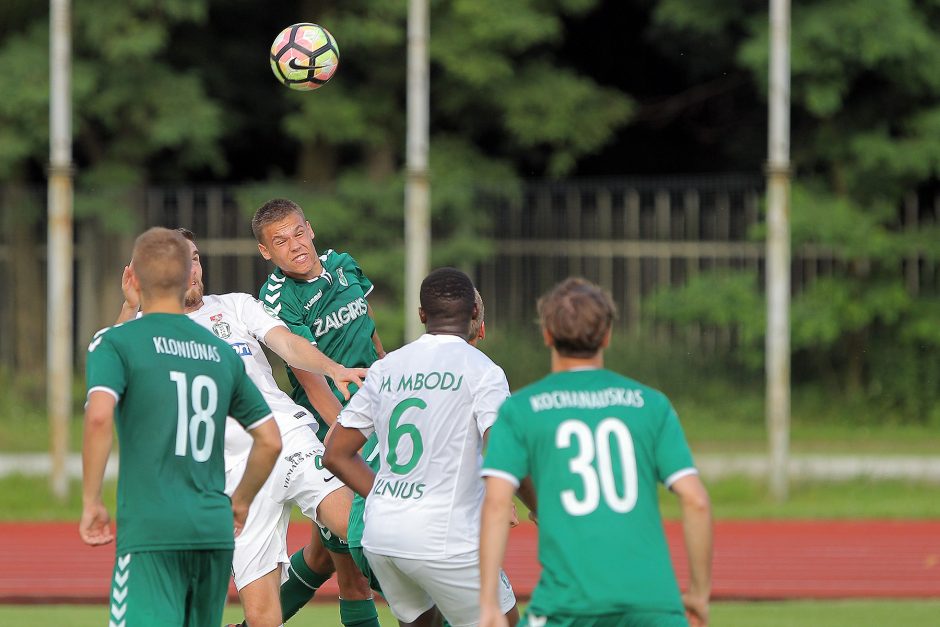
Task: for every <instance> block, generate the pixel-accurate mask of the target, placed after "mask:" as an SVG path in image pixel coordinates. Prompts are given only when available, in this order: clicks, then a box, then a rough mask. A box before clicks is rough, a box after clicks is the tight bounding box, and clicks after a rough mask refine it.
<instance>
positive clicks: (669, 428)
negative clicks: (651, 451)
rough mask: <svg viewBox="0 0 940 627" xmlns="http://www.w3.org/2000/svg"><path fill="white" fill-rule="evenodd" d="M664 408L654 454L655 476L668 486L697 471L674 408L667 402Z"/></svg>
mask: <svg viewBox="0 0 940 627" xmlns="http://www.w3.org/2000/svg"><path fill="white" fill-rule="evenodd" d="M666 408H667V409H666V416H665V418H664V420H663V424H662V428H661V429H660V431H659V437H658V438H657V440H656V449H655V455H656V474H657V478H658V479H659V480H660V481H661V482H662V483H663V484H665V485H666V487H669V486H671V485H672V484H673V483H675V482H676V481H678V480H679V479H681V478H682V477H684V476H686V475H691V474H697V473H698V471H697V470H696V469H695V463H694V462H693V461H692V451H691V450H689V443H688V442H687V441H686V439H685V433H684V432H683V431H682V425H681V424H680V423H679V416H678V414H676V410H675V409H673V408H672V405H670V404H668V403H667V405H666Z"/></svg>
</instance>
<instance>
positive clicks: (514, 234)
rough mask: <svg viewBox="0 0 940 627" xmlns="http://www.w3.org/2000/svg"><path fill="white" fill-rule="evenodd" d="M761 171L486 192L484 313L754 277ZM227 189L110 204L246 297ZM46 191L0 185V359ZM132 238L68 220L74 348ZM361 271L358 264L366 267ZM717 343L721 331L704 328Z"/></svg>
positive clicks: (27, 288)
mask: <svg viewBox="0 0 940 627" xmlns="http://www.w3.org/2000/svg"><path fill="white" fill-rule="evenodd" d="M762 190H763V181H762V178H761V177H760V176H756V175H754V176H738V175H725V176H711V177H686V178H675V177H673V178H646V179H635V178H618V179H604V180H579V181H570V182H562V183H546V182H529V183H526V184H524V185H523V186H522V188H521V190H517V191H515V192H514V193H511V194H510V193H505V194H501V193H498V192H495V193H494V192H493V191H492V190H491V191H488V192H487V193H485V194H482V195H481V197H480V203H479V207H480V210H481V211H486V212H488V213H489V215H490V216H491V221H490V225H491V226H490V231H489V232H488V233H486V234H484V236H488V237H489V238H491V240H492V242H493V247H494V253H493V254H492V255H491V256H489V257H488V258H487V259H485V260H484V261H482V262H480V263H478V264H476V266H475V268H473V269H472V270H473V273H474V275H475V277H474V278H475V280H476V281H477V282H478V284H479V286H480V290H481V292H482V293H483V296H484V299H485V300H486V304H487V319H488V320H491V321H492V322H494V323H498V324H500V325H507V324H515V323H523V324H524V323H528V322H530V321H531V320H533V318H534V315H535V300H536V298H537V297H538V296H539V295H540V294H541V293H543V292H544V291H545V290H546V289H548V288H549V287H550V286H551V285H553V284H554V283H556V282H557V281H558V280H560V279H561V278H563V277H565V276H568V275H573V274H576V275H581V276H585V277H586V278H589V279H591V280H594V281H596V282H598V283H600V284H601V285H603V286H605V287H606V288H607V289H608V290H610V292H611V293H612V294H613V296H614V299H615V301H616V302H617V304H618V306H619V307H620V310H621V322H620V324H621V325H622V326H623V327H624V328H625V329H626V330H627V331H636V330H638V329H640V328H642V326H643V325H645V324H646V323H648V322H650V319H649V318H650V315H649V312H647V311H645V310H644V304H643V303H644V299H645V298H646V297H647V296H649V295H650V294H652V293H654V292H655V291H656V290H659V289H661V288H663V287H665V286H671V285H680V284H682V283H684V282H685V281H686V280H688V279H689V277H691V276H693V275H695V274H696V273H699V272H702V271H706V270H709V269H712V268H740V269H749V270H751V271H753V272H755V273H757V275H758V277H760V276H762V272H763V263H764V261H763V259H764V245H763V242H761V241H758V240H755V239H753V238H752V230H753V228H754V227H755V225H757V224H758V223H759V222H760V220H761V212H760V203H761V200H762V198H763V191H762ZM235 191H236V190H235V188H231V187H221V186H216V187H178V188H152V189H148V190H144V191H140V192H134V193H132V194H130V195H126V196H125V197H124V200H123V204H121V205H119V206H116V208H115V209H114V210H115V211H122V212H126V213H127V214H129V215H131V216H133V217H134V219H135V221H136V226H137V227H138V228H144V227H148V226H152V225H187V226H189V227H190V228H192V230H193V231H194V232H195V233H196V235H197V236H198V238H199V245H200V250H201V253H202V259H203V264H204V266H205V276H206V284H207V285H209V286H210V287H211V289H212V291H215V292H227V291H243V292H249V293H253V292H254V291H255V290H256V288H257V286H258V284H259V281H260V278H261V277H263V276H264V275H265V274H266V273H267V272H268V271H269V266H268V264H267V263H266V262H265V261H264V260H263V259H262V258H261V257H260V255H259V254H258V252H257V246H256V244H255V241H254V240H253V238H252V237H251V233H250V229H249V226H248V222H249V217H250V214H251V208H246V207H239V206H238V202H237V200H236V193H235ZM44 206H45V193H44V191H43V190H31V191H23V190H11V189H8V188H7V189H0V227H2V228H0V277H3V279H5V281H6V285H7V289H6V290H5V297H4V298H3V299H2V302H0V325H2V327H0V328H3V329H5V332H4V333H2V334H0V366H4V367H8V368H16V367H19V366H22V365H23V364H22V363H18V362H22V360H23V358H24V355H27V356H30V355H32V356H33V357H35V356H36V355H38V356H40V358H41V356H43V355H44V354H45V349H44V342H45V327H44V316H45V289H46V288H45V268H44V258H45V226H44V224H43V222H42V218H41V217H40V218H39V219H38V222H37V221H36V220H35V219H34V220H32V221H30V220H25V219H21V218H23V217H24V216H25V215H26V213H27V211H32V212H34V214H35V215H37V216H41V215H42V211H43V209H42V208H43V207H44ZM898 217H899V219H898V225H899V228H905V229H916V228H919V227H921V226H925V225H937V224H940V196H930V197H924V196H920V197H919V196H917V195H915V194H911V195H910V196H909V197H908V198H907V200H906V202H905V203H904V205H903V206H902V207H901V208H900V211H899V216H898ZM131 243H132V236H115V235H111V234H109V232H108V230H107V229H105V228H103V227H102V226H101V224H100V221H95V222H90V221H87V220H81V219H79V220H78V221H77V223H76V248H75V254H76V260H75V276H76V290H75V292H76V299H75V313H76V325H75V328H76V337H75V338H74V341H75V342H76V347H77V348H78V349H79V352H77V354H78V355H81V354H82V353H81V351H82V350H83V348H84V344H85V342H86V341H87V338H88V337H90V335H91V334H92V333H93V332H94V331H95V330H96V329H98V328H100V327H101V326H104V325H106V324H109V323H110V322H111V321H112V320H113V319H114V316H115V315H116V312H117V310H118V308H119V306H120V303H121V294H120V281H119V278H120V273H121V268H122V267H123V265H124V264H125V263H126V260H127V258H128V256H129V253H130V246H131ZM841 263H842V261H841V260H840V259H839V258H838V257H837V256H836V255H834V254H833V253H832V252H831V251H826V250H819V249H814V248H810V247H802V248H799V249H797V250H795V251H794V258H793V287H794V290H795V291H798V290H800V289H802V288H803V286H805V285H807V284H809V283H810V282H812V281H813V280H815V279H816V278H817V277H820V276H826V275H830V274H833V273H835V272H836V271H837V270H838V269H839V264H841ZM365 270H366V272H368V270H369V269H368V268H365ZM938 270H940V268H938V266H937V263H936V262H934V261H930V260H927V259H925V258H921V257H918V256H913V257H911V258H910V259H908V260H907V261H906V262H905V263H904V267H903V268H902V269H901V271H902V272H903V273H904V275H905V278H906V282H907V285H908V289H909V290H911V291H912V293H916V292H917V291H920V290H923V289H929V290H931V291H933V292H935V293H936V292H940V285H938V283H940V271H938ZM708 335H709V341H711V342H713V343H715V344H716V346H721V345H727V343H728V342H729V341H730V338H731V332H730V330H727V329H711V330H708Z"/></svg>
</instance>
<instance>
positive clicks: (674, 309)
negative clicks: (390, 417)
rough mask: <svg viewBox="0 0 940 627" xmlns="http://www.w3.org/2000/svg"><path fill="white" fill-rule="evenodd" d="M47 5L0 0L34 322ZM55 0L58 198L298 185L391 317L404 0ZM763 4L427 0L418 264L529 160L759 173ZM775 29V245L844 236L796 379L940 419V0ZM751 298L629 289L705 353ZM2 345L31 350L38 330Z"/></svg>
mask: <svg viewBox="0 0 940 627" xmlns="http://www.w3.org/2000/svg"><path fill="white" fill-rule="evenodd" d="M47 10H48V8H47V6H46V5H45V4H43V3H35V2H32V1H30V0H7V1H6V2H3V3H2V4H0V94H2V97H0V186H2V187H3V189H4V190H5V191H4V196H3V198H4V199H5V200H4V201H3V202H4V208H5V212H6V214H7V215H6V216H5V217H4V220H6V222H5V223H4V230H5V232H6V233H7V234H8V237H7V242H8V243H12V244H13V245H15V246H16V248H15V250H14V249H10V250H12V251H13V252H12V253H11V255H10V259H11V261H12V263H13V266H14V268H15V270H14V273H15V276H16V277H17V279H16V280H15V281H14V292H15V293H14V300H15V301H17V302H18V303H20V304H21V305H22V304H23V303H26V302H29V303H30V306H29V307H28V308H27V307H25V306H19V307H17V311H18V312H27V313H22V315H23V316H25V317H30V319H29V320H26V319H24V320H23V321H22V324H23V325H25V326H24V327H23V328H26V329H29V328H31V327H30V325H31V324H32V326H33V327H35V328H36V329H39V331H40V333H39V334H40V335H41V320H39V319H38V317H37V316H35V315H33V314H30V313H28V312H36V311H41V310H42V304H41V303H38V302H36V299H37V298H40V297H39V296H37V295H36V294H35V292H34V291H32V290H30V289H29V288H28V287H22V288H21V287H19V286H29V285H35V284H36V282H37V281H38V280H40V278H41V272H40V270H41V269H40V268H38V267H37V266H36V264H34V263H26V262H23V261H22V259H25V256H24V255H23V254H21V253H18V252H16V251H24V250H25V251H28V250H30V249H31V248H35V247H36V246H37V245H38V244H39V243H40V242H41V241H42V227H41V224H40V221H41V219H42V199H41V196H40V197H39V199H38V201H37V200H33V196H31V193H30V189H31V188H32V187H33V186H37V185H41V184H42V183H43V181H44V177H45V174H44V168H45V162H46V158H47V156H46V155H47V145H48V123H47V117H48V115H47V104H48V89H49V85H48V80H47V74H46V66H45V64H46V62H47V61H46V59H47V56H46V50H47V48H48V15H47V13H46V12H47ZM73 10H74V53H75V66H74V87H73V91H74V99H75V104H74V110H75V122H74V134H75V156H76V162H77V165H78V170H77V178H76V183H77V187H76V213H77V215H78V216H79V218H80V219H81V220H82V228H84V229H88V230H89V231H88V232H89V233H90V235H88V237H89V238H90V239H91V241H103V240H106V239H107V238H109V237H113V236H115V235H114V234H118V236H119V235H120V234H121V233H128V232H132V231H133V230H134V229H135V228H136V227H137V226H138V225H137V223H136V221H137V220H138V219H139V216H135V215H134V213H133V212H130V211H126V210H124V209H126V208H127V207H130V206H133V194H134V193H137V190H140V189H141V188H142V187H145V186H147V185H167V184H203V183H227V184H233V185H237V186H238V187H237V189H238V191H237V199H238V204H239V206H241V207H243V208H244V211H245V212H246V214H247V213H250V212H251V211H252V210H253V208H254V207H255V206H256V205H257V203H258V202H260V201H261V200H263V199H265V198H268V197H270V196H273V195H287V196H293V197H295V198H297V199H298V200H299V201H301V203H302V204H303V205H304V206H305V207H306V208H307V211H308V215H309V217H310V218H311V222H312V223H313V225H314V228H315V229H316V231H317V237H318V244H319V245H320V247H321V248H328V247H338V248H342V249H346V250H350V251H352V252H353V253H354V254H355V255H356V256H357V258H358V259H359V260H360V262H361V263H362V265H363V266H364V267H365V268H366V269H367V271H368V272H369V274H370V275H371V276H372V277H373V278H374V279H375V281H376V283H377V285H379V286H380V289H379V291H378V293H377V295H376V298H377V299H379V300H380V301H381V302H382V304H383V306H382V307H378V308H377V310H378V311H379V312H380V313H381V312H392V313H381V315H382V316H384V317H385V318H384V319H382V320H380V325H381V326H382V327H383V328H388V329H390V331H389V333H388V334H389V335H390V336H395V335H396V333H399V329H400V315H399V314H398V310H399V309H400V307H399V303H400V296H399V295H400V293H401V291H402V289H401V281H402V272H401V270H400V268H401V261H400V260H401V255H402V252H401V251H402V228H401V223H402V219H401V206H402V195H403V191H402V190H403V181H402V165H403V158H404V133H405V129H404V107H405V91H404V90H405V80H404V76H405V62H404V61H405V45H406V42H405V34H406V28H405V18H406V3H404V2H380V3H376V2H369V1H367V0H346V1H344V2H336V1H327V0H295V1H292V2H281V3H274V4H269V5H259V4H258V3H257V2H251V1H249V0H228V1H227V2H221V0H130V1H128V2H124V3H113V2H108V1H106V0H85V1H83V2H77V3H74V6H73ZM766 10H767V6H766V2H765V1H764V0H745V1H742V2H727V1H724V0H700V1H698V2H692V3H690V2H687V1H684V0H630V1H627V2H614V1H612V0H607V1H602V0H516V1H514V2H508V3H507V2H498V1H497V0H446V1H445V0H432V1H431V16H432V18H431V19H432V21H431V64H432V76H431V89H432V94H431V102H432V107H431V109H432V119H431V129H432V138H431V142H432V143H431V170H432V180H433V183H432V203H433V208H432V210H433V228H434V251H433V254H434V258H433V260H432V263H433V264H435V265H439V264H456V265H462V266H464V267H468V268H469V267H470V266H471V265H472V264H473V263H474V262H475V261H477V260H479V259H482V258H484V257H486V256H487V255H489V254H490V252H491V250H492V243H491V242H490V241H488V240H487V239H486V238H483V237H481V235H480V234H481V233H484V232H486V226H487V221H488V220H489V218H490V216H489V215H488V214H487V213H486V212H483V211H480V210H478V206H479V201H480V195H481V194H483V193H498V194H502V195H505V196H507V197H512V196H513V195H517V194H519V193H520V185H521V182H522V181H524V180H529V179H543V178H550V179H562V178H567V177H592V176H622V175H636V174H642V175H662V174H680V173H681V174H684V173H702V172H710V173H720V172H746V173H752V174H759V173H760V171H761V168H762V164H763V161H764V158H765V153H766V121H765V120H766V106H765V89H766V86H765V82H766V79H765V77H766V66H767V15H766ZM297 21H316V22H318V23H321V24H323V25H324V26H326V27H327V28H328V29H330V30H331V32H333V34H334V35H335V36H336V38H337V41H338V43H339V47H340V51H341V54H342V58H341V63H340V65H341V67H340V70H339V72H338V73H337V75H336V77H334V79H333V80H332V81H331V83H330V84H329V85H328V86H327V87H325V88H323V89H321V90H319V91H318V92H315V93H312V94H311V93H294V92H291V91H289V90H287V89H285V88H283V87H281V86H280V85H278V84H277V82H276V81H275V79H274V77H273V76H272V75H271V72H270V68H269V66H268V59H267V58H266V57H267V50H268V47H269V46H270V43H271V41H272V40H273V38H274V35H275V34H276V33H277V32H278V31H279V30H280V29H281V28H283V27H284V26H286V25H288V24H290V23H293V22H297ZM792 33H793V42H792V47H793V58H792V68H793V80H792V84H793V142H792V143H793V161H794V165H795V180H796V185H795V186H794V190H793V205H792V212H793V243H794V247H795V249H799V248H800V247H810V248H812V249H814V250H823V251H829V252H833V253H835V254H836V255H837V256H838V258H839V263H838V264H837V267H836V268H835V269H830V271H829V272H827V273H826V278H825V279H820V280H816V281H814V282H811V284H810V285H809V286H808V288H807V289H805V290H804V291H802V292H800V293H798V294H796V295H795V300H794V304H793V342H794V350H795V351H796V355H795V362H794V363H795V381H796V382H797V383H800V382H801V381H806V380H811V379H812V380H825V381H828V382H829V383H828V384H829V385H830V386H833V387H835V388H838V389H844V390H846V391H848V392H851V393H853V394H856V395H857V396H859V397H861V398H877V399H879V402H881V403H884V404H885V407H886V408H887V409H889V410H891V411H894V410H897V411H899V412H901V414H902V415H905V416H913V417H916V418H917V419H920V420H924V419H927V418H928V417H929V416H932V417H933V418H932V419H934V420H937V421H940V415H934V414H937V410H936V409H934V407H935V406H936V405H937V403H936V402H935V401H937V400H940V399H938V398H937V395H938V394H940V386H938V385H936V382H937V377H938V375H940V373H938V372H937V371H938V369H940V360H938V359H937V358H936V356H937V351H938V349H940V326H938V325H937V324H936V323H935V321H936V320H937V319H938V317H940V301H938V292H940V286H938V284H937V282H938V280H940V279H938V277H936V276H935V275H934V274H932V270H931V268H933V267H935V263H936V261H937V257H938V255H940V244H938V242H940V237H938V236H940V233H938V232H937V227H936V225H935V224H934V223H933V220H934V218H933V216H935V215H936V212H935V211H934V209H933V207H932V203H933V198H934V195H935V193H936V191H937V173H938V169H940V3H937V2H935V1H930V0H923V1H921V2H914V1H911V0H884V1H882V2H878V3H873V2H869V1H866V0H850V1H845V0H814V1H811V2H803V3H799V4H798V5H796V6H795V7H794V10H793V25H792ZM14 206H15V207H16V210H15V211H11V210H10V209H9V208H10V207H14ZM241 234H242V235H243V236H245V237H248V236H250V235H249V232H248V228H247V220H246V221H245V226H244V229H243V231H242V232H241ZM752 237H753V238H754V239H755V240H759V239H760V238H761V237H762V234H761V232H760V231H759V229H758V230H755V231H754V232H753V233H752ZM118 248H119V247H115V248H114V250H111V249H110V248H109V249H105V250H102V251H101V254H109V253H111V254H117V253H116V252H115V251H116V250H117V249H118ZM18 259H19V260H20V261H19V262H17V260H18ZM246 289H247V288H246ZM112 296H113V294H112ZM762 303H763V300H762V296H761V285H760V284H759V275H758V274H756V273H754V272H746V273H734V272H721V273H703V274H700V275H698V276H697V277H695V278H694V279H692V280H690V281H689V282H688V283H685V284H683V285H681V286H677V287H676V288H674V289H671V290H668V291H665V292H662V293H660V294H658V295H657V296H656V297H655V298H654V300H653V301H652V302H651V304H652V305H653V306H655V311H656V315H657V319H658V320H660V321H666V322H669V323H671V324H672V325H674V327H676V328H683V327H686V326H690V325H702V324H707V325H719V326H722V327H726V328H733V329H734V330H735V334H736V338H737V342H736V344H735V346H734V350H733V352H732V353H731V354H728V355H725V356H723V359H725V360H726V361H727V363H728V364H729V365H730V366H731V367H735V368H739V369H744V370H746V371H749V372H755V371H757V370H759V368H760V363H761V352H762V350H763V315H764V313H763V304H762ZM34 305H35V306H34ZM520 322H525V321H520ZM37 325H38V326H37ZM33 332H35V330H34V331H32V332H27V333H26V336H27V337H29V336H30V335H31V334H32V333H33ZM19 352H21V353H22V354H21V357H20V359H21V360H20V363H21V364H22V365H24V367H26V368H27V369H35V368H37V367H38V366H39V363H38V361H39V360H40V358H41V354H42V352H41V351H37V350H36V343H35V342H32V343H30V342H28V341H24V342H23V347H22V350H21V351H19Z"/></svg>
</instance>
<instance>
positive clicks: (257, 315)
mask: <svg viewBox="0 0 940 627" xmlns="http://www.w3.org/2000/svg"><path fill="white" fill-rule="evenodd" d="M238 296H239V299H238V317H239V318H240V319H241V321H242V322H244V323H245V326H246V327H248V331H249V333H251V334H252V335H253V336H255V339H257V340H258V341H259V342H264V336H265V335H267V334H268V331H270V330H271V329H273V328H275V327H283V326H287V325H285V324H284V321H283V320H281V319H279V318H278V317H277V316H276V315H275V314H274V313H273V311H274V310H273V309H271V308H270V307H268V308H265V306H264V305H263V304H262V303H261V301H260V300H258V299H257V298H252V297H251V296H249V295H248V294H239V295H238Z"/></svg>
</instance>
